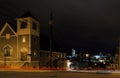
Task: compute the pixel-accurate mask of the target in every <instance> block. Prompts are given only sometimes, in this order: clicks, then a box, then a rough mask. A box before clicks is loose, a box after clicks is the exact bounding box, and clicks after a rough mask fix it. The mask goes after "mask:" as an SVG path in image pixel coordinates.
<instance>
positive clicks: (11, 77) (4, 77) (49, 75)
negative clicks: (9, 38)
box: [0, 71, 120, 78]
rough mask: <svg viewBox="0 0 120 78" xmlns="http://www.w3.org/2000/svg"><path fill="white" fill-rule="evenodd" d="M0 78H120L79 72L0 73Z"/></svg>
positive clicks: (118, 75)
mask: <svg viewBox="0 0 120 78" xmlns="http://www.w3.org/2000/svg"><path fill="white" fill-rule="evenodd" d="M0 78H120V73H117V74H115V73H114V74H96V73H79V72H18V71H17V72H14V71H12V72H10V71H0Z"/></svg>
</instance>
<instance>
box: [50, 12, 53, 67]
mask: <svg viewBox="0 0 120 78" xmlns="http://www.w3.org/2000/svg"><path fill="white" fill-rule="evenodd" d="M49 25H50V68H52V40H53V15H52V12H51V13H50V19H49Z"/></svg>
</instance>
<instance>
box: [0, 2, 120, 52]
mask: <svg viewBox="0 0 120 78" xmlns="http://www.w3.org/2000/svg"><path fill="white" fill-rule="evenodd" d="M28 10H29V11H31V13H32V14H33V15H34V16H35V17H36V18H38V19H39V21H40V24H41V34H42V35H44V36H46V37H48V38H49V32H50V31H49V30H50V29H49V28H50V27H49V24H48V21H49V17H50V16H49V15H50V12H52V13H53V22H54V24H53V40H54V42H55V43H56V44H58V45H59V46H60V48H59V49H64V50H65V51H67V52H71V49H72V48H75V49H76V51H77V52H80V51H88V52H91V53H92V52H100V51H103V52H115V50H116V48H117V46H118V40H119V37H120V0H0V23H3V22H4V21H5V20H9V21H10V19H13V18H15V17H18V16H21V15H22V14H24V13H25V12H26V11H28ZM14 20H15V19H14ZM1 25H2V24H1Z"/></svg>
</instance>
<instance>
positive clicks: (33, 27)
mask: <svg viewBox="0 0 120 78" xmlns="http://www.w3.org/2000/svg"><path fill="white" fill-rule="evenodd" d="M32 29H34V30H37V25H36V23H34V22H33V23H32Z"/></svg>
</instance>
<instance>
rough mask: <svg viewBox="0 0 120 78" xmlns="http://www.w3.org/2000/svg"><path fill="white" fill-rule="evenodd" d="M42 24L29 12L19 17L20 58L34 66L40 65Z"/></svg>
mask: <svg viewBox="0 0 120 78" xmlns="http://www.w3.org/2000/svg"><path fill="white" fill-rule="evenodd" d="M39 27H40V24H39V21H38V20H37V19H36V18H35V17H33V16H32V14H31V13H30V12H27V13H26V14H24V15H23V16H21V17H19V18H17V36H18V37H17V39H18V40H17V41H18V42H17V43H18V44H17V52H18V58H17V59H18V60H19V61H21V62H28V63H29V64H31V65H32V66H34V67H35V66H39V55H40V28H39Z"/></svg>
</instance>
